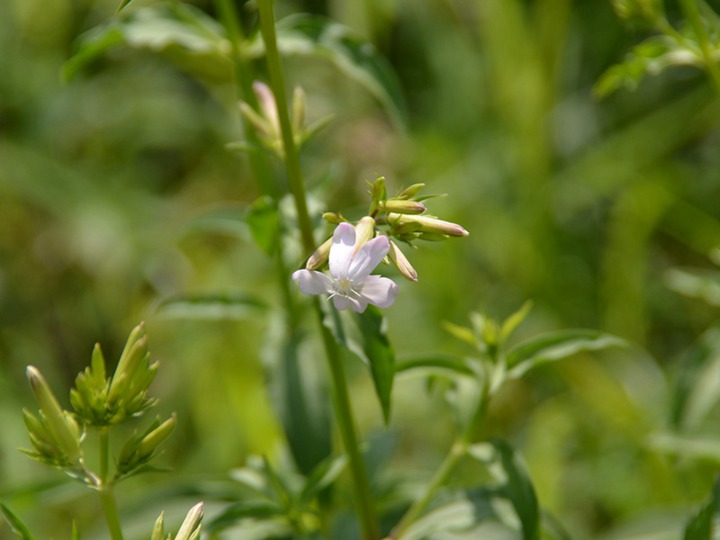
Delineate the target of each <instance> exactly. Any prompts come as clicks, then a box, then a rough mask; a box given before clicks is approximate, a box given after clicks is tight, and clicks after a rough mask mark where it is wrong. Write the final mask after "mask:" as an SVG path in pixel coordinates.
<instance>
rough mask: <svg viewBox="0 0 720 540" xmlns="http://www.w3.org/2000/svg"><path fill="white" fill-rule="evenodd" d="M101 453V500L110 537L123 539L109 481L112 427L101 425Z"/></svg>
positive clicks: (117, 539)
mask: <svg viewBox="0 0 720 540" xmlns="http://www.w3.org/2000/svg"><path fill="white" fill-rule="evenodd" d="M99 439H100V441H99V447H100V448H99V453H100V485H99V487H98V490H99V493H100V502H101V503H102V507H103V512H104V513H105V521H106V522H107V526H108V530H109V531H110V538H112V540H123V534H122V528H121V527H120V518H119V516H118V511H117V504H116V502H115V495H114V494H113V491H112V484H111V483H110V482H109V481H108V461H109V457H110V451H109V449H110V428H108V427H107V426H105V427H101V428H100V432H99Z"/></svg>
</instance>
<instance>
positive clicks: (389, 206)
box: [379, 199, 427, 214]
mask: <svg viewBox="0 0 720 540" xmlns="http://www.w3.org/2000/svg"><path fill="white" fill-rule="evenodd" d="M379 206H380V209H381V210H384V211H385V212H396V213H398V214H422V213H423V212H424V211H425V210H427V208H425V205H424V204H422V203H419V202H417V201H407V200H403V199H388V200H387V201H384V202H381V203H380V205H379Z"/></svg>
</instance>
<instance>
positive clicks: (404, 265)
mask: <svg viewBox="0 0 720 540" xmlns="http://www.w3.org/2000/svg"><path fill="white" fill-rule="evenodd" d="M388 257H389V258H390V261H391V262H392V263H393V264H394V265H395V266H396V267H397V269H398V270H400V273H401V274H402V275H403V277H405V278H407V279H409V280H410V281H417V279H418V277H417V272H416V271H415V269H414V268H413V266H412V264H410V261H409V260H408V258H407V257H406V256H405V254H404V253H403V252H402V251H400V248H399V247H398V246H397V244H396V243H395V242H393V241H392V240H390V251H388Z"/></svg>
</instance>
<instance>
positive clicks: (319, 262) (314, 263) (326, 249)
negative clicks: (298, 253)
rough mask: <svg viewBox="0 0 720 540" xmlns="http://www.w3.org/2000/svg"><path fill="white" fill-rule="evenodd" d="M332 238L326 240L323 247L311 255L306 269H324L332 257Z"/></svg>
mask: <svg viewBox="0 0 720 540" xmlns="http://www.w3.org/2000/svg"><path fill="white" fill-rule="evenodd" d="M332 241H333V239H332V236H331V237H330V238H328V239H327V240H325V241H324V242H323V243H322V245H321V246H320V247H319V248H317V249H316V250H315V252H314V253H313V254H312V255H310V258H309V259H308V260H307V263H305V269H307V270H318V269H319V268H322V267H323V266H324V265H325V263H326V262H327V260H328V257H329V256H330V247H331V246H332Z"/></svg>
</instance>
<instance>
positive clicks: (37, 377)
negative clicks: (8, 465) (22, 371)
mask: <svg viewBox="0 0 720 540" xmlns="http://www.w3.org/2000/svg"><path fill="white" fill-rule="evenodd" d="M26 374H27V378H28V381H30V388H31V389H32V392H33V394H34V395H35V399H36V400H37V402H38V404H39V405H40V412H41V414H42V420H44V424H45V427H46V428H47V432H48V433H49V434H50V436H51V437H52V439H53V441H52V442H54V444H55V446H56V448H57V449H58V450H60V452H61V453H62V454H64V455H65V457H66V458H67V461H68V463H77V462H78V461H80V458H81V455H82V454H81V451H80V430H79V428H78V425H77V423H76V422H75V421H74V420H73V418H72V416H70V415H69V414H68V413H66V412H65V411H63V410H62V408H61V407H60V404H59V403H58V402H57V399H55V396H54V395H53V393H52V390H50V387H49V386H48V384H47V383H46V382H45V379H44V378H43V376H42V375H41V374H40V371H38V369H37V368H36V367H34V366H28V367H27V370H26ZM42 420H41V421H42ZM26 423H27V420H26Z"/></svg>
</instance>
